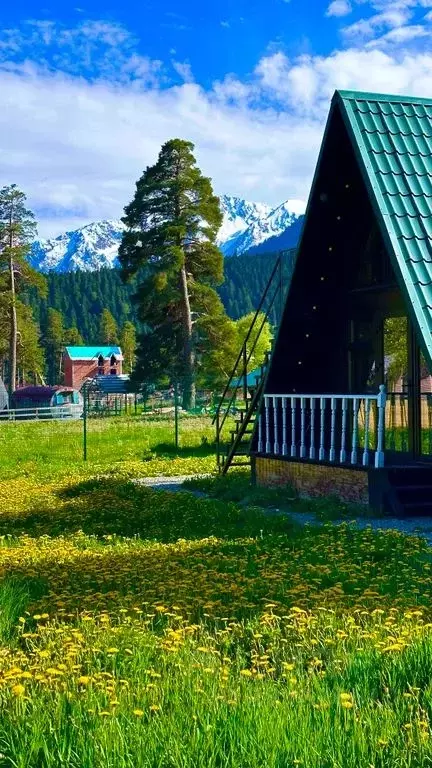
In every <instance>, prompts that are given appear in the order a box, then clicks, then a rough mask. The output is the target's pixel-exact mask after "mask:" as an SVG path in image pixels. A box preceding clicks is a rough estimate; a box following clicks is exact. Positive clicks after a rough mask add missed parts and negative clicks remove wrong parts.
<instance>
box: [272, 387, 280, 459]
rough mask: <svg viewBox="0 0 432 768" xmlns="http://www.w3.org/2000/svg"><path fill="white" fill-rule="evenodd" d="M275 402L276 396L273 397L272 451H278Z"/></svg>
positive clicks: (276, 401) (276, 400)
mask: <svg viewBox="0 0 432 768" xmlns="http://www.w3.org/2000/svg"><path fill="white" fill-rule="evenodd" d="M277 403H278V398H277V397H274V398H273V428H274V435H273V453H279V442H278V411H277Z"/></svg>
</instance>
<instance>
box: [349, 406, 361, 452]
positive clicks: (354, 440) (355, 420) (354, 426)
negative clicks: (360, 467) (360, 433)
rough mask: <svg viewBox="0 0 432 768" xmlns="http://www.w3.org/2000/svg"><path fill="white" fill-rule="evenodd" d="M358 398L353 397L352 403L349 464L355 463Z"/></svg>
mask: <svg viewBox="0 0 432 768" xmlns="http://www.w3.org/2000/svg"><path fill="white" fill-rule="evenodd" d="M358 402H359V401H358V398H357V397H355V398H354V400H353V401H352V403H353V432H352V450H351V464H357V429H358V424H357V410H358Z"/></svg>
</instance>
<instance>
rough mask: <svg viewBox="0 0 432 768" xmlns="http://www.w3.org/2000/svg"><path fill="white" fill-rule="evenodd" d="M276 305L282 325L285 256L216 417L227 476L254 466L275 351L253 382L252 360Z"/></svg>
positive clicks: (274, 272) (268, 354)
mask: <svg viewBox="0 0 432 768" xmlns="http://www.w3.org/2000/svg"><path fill="white" fill-rule="evenodd" d="M277 302H278V304H277ZM274 306H276V307H277V306H278V308H279V312H278V315H279V317H278V322H280V318H281V314H282V306H283V290H282V254H279V256H278V258H277V260H276V262H275V264H274V267H273V269H272V272H271V274H270V277H269V280H268V282H267V285H266V287H265V289H264V293H263V295H262V297H261V300H260V303H259V305H258V308H257V310H256V312H255V315H254V317H253V320H252V322H251V325H250V327H249V330H248V332H247V334H246V338H245V340H244V342H243V344H242V347H241V349H240V351H239V354H238V356H237V360H236V363H235V365H234V368H233V370H232V372H231V375H230V377H229V380H228V382H227V384H226V386H225V390H224V392H223V394H222V397H221V399H220V401H219V404H218V407H217V409H216V413H215V416H214V418H213V424H214V425H215V426H216V453H217V464H218V469H219V472H220V473H221V474H223V475H225V474H226V473H227V472H228V470H229V468H230V467H233V466H234V467H238V466H248V465H250V451H251V445H252V440H253V435H254V429H255V417H256V413H257V411H258V408H259V405H260V402H261V397H262V395H263V392H264V382H265V378H266V373H267V370H268V365H269V362H270V357H271V350H269V351H268V352H266V355H265V359H264V361H263V363H262V365H261V366H260V368H259V371H258V373H257V375H255V376H254V378H255V381H253V382H251V380H250V378H251V374H253V372H252V371H251V361H252V360H253V355H254V351H255V347H256V344H257V342H258V339H259V338H260V335H261V333H262V330H263V328H264V326H265V324H266V321H267V320H268V317H269V314H270V312H271V311H272V308H273V307H274ZM239 395H242V403H241V405H240V406H237V401H238V399H239ZM232 416H234V429H229V430H228V427H229V426H230V421H231V417H232ZM227 433H229V435H230V437H228V434H227Z"/></svg>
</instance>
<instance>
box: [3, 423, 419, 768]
mask: <svg viewBox="0 0 432 768" xmlns="http://www.w3.org/2000/svg"><path fill="white" fill-rule="evenodd" d="M101 421H102V420H101ZM7 426H8V431H3V430H2V431H1V433H0V439H1V440H3V444H2V445H1V450H0V471H1V479H0V500H1V503H0V768H62V767H64V768H156V767H157V768H264V766H265V768H295V767H297V766H300V768H371V766H374V768H420V767H422V768H423V766H432V727H431V723H432V685H431V679H432V609H431V606H432V560H431V550H430V549H429V548H428V547H427V545H426V544H425V542H424V541H423V540H421V539H418V538H415V537H406V536H403V535H402V534H399V533H397V532H395V531H389V532H385V533H383V532H381V533H380V532H374V531H372V530H371V529H366V530H362V531H360V530H356V529H355V528H353V527H351V526H350V525H349V524H346V523H344V524H343V525H340V526H335V525H333V524H332V523H328V522H327V523H325V525H323V526H322V527H319V528H318V527H316V526H300V525H298V524H296V523H295V522H294V521H293V520H292V519H291V518H290V515H289V509H296V510H297V509H300V508H303V509H305V510H307V511H311V510H312V511H314V510H318V511H317V514H318V515H321V517H322V519H326V518H327V517H329V516H331V515H332V514H336V513H337V514H338V515H339V514H340V513H341V511H342V512H343V509H342V510H341V508H340V507H337V506H336V507H335V502H334V501H333V500H323V501H321V502H304V501H300V500H298V499H295V494H293V491H292V489H289V488H288V489H286V488H285V489H262V488H254V487H253V486H252V484H251V482H250V479H249V477H248V474H247V473H244V472H235V473H233V474H232V475H229V476H228V477H226V478H220V477H210V478H202V479H194V480H193V481H192V480H191V481H189V482H188V484H187V486H186V490H185V491H182V492H180V493H175V494H172V493H169V492H166V491H156V490H153V489H150V488H147V487H144V486H142V485H139V484H137V483H136V482H132V481H131V478H137V477H140V476H145V475H176V474H192V473H193V472H206V471H210V467H211V468H212V469H213V468H214V446H213V445H212V442H211V441H212V434H213V433H212V428H211V425H210V421H209V420H208V419H199V418H198V419H188V420H186V419H184V421H182V423H181V449H180V450H179V451H176V450H175V448H174V447H173V429H172V422H171V423H170V422H168V421H167V420H164V419H156V420H146V421H143V422H142V423H139V422H134V423H133V424H129V423H126V422H125V420H123V419H118V420H116V421H114V420H113V421H110V420H108V419H105V420H104V421H103V425H102V424H101V423H100V422H97V421H95V422H94V424H90V425H89V428H90V430H93V433H92V437H93V441H94V442H93V451H94V453H95V454H96V457H95V458H94V460H89V462H88V464H87V466H85V465H84V464H83V462H82V460H81V458H80V455H79V451H78V450H77V452H76V454H73V451H72V450H71V448H72V446H73V445H75V446H77V440H78V441H79V438H80V436H79V430H77V427H79V425H77V424H72V423H69V424H66V425H58V424H57V425H54V424H53V423H51V424H47V423H46V422H44V423H41V424H35V423H31V424H30V423H29V424H20V425H7ZM62 429H63V432H62ZM14 430H15V431H14ZM128 430H130V431H128ZM6 438H7V441H6ZM51 448H55V451H52V450H51ZM96 449H97V450H96ZM128 450H129V451H130V454H128ZM125 456H126V458H125ZM74 457H75V458H74ZM187 488H189V489H190V490H194V489H199V490H202V491H204V492H205V493H206V494H208V498H197V497H196V496H195V495H193V494H192V493H191V492H188V490H187ZM320 504H321V511H319V505H320ZM302 505H303V506H302ZM275 510H283V511H284V512H285V513H286V514H283V515H277V514H273V512H275ZM346 516H347V517H348V516H352V508H351V507H350V508H349V510H347V512H346Z"/></svg>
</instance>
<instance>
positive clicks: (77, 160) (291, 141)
mask: <svg viewBox="0 0 432 768" xmlns="http://www.w3.org/2000/svg"><path fill="white" fill-rule="evenodd" d="M408 26H409V25H408ZM412 26H413V25H412ZM394 29H397V28H394ZM401 29H403V27H401V28H400V29H399V33H400V30H401ZM96 32H97V34H98V35H102V36H105V38H106V39H110V41H111V42H113V40H115V39H116V38H115V36H116V34H117V32H116V31H115V30H112V29H111V30H108V29H106V28H104V27H101V26H100V27H97V28H96V27H94V26H93V33H95V34H96ZM387 32H391V30H387ZM45 33H46V30H45ZM118 34H119V35H120V37H121V34H122V33H121V31H120V32H118ZM384 34H386V32H385V33H384ZM402 34H403V33H402ZM12 37H13V36H11V35H9V36H8V40H9V45H10V41H11V39H12ZM38 40H40V30H39V31H38ZM123 40H126V47H127V53H126V54H125V51H124V48H122V44H121V42H118V44H117V47H118V49H119V51H118V56H119V65H118V66H117V68H116V71H115V77H111V76H110V74H106V72H107V71H108V72H111V70H106V69H105V66H106V65H105V60H103V62H102V64H103V73H101V72H100V71H98V70H96V75H97V76H95V77H93V78H91V79H85V78H83V77H82V76H79V75H78V74H77V75H75V74H74V73H73V72H71V71H70V70H69V65H70V62H69V58H70V51H69V50H68V48H67V45H66V43H65V44H64V47H65V51H64V54H65V57H66V61H67V62H68V63H67V66H66V71H65V72H60V71H57V72H53V69H52V66H51V65H50V66H48V64H47V63H46V62H45V63H42V64H38V65H35V64H34V63H32V62H31V61H29V60H28V59H27V60H26V61H24V62H17V61H16V60H15V61H13V60H12V58H10V59H9V60H8V61H3V64H0V90H1V93H2V109H1V110H0V146H1V147H3V148H5V147H6V148H7V151H3V153H2V154H1V155H0V176H1V178H2V180H3V181H2V183H4V184H7V183H12V182H15V183H17V184H19V185H20V186H21V187H22V188H23V189H24V191H25V192H26V193H27V195H28V201H29V205H30V206H31V207H32V208H33V209H34V210H35V212H36V214H37V216H38V218H39V221H40V227H39V229H40V233H41V234H42V235H45V236H46V235H54V234H58V233H59V232H61V231H63V230H64V229H65V228H69V229H71V228H74V227H76V226H80V225H82V224H85V223H88V222H89V221H94V220H98V219H101V218H117V217H119V216H121V215H122V211H123V207H124V205H126V204H127V203H128V202H129V200H130V199H131V197H132V195H133V193H134V189H135V181H136V180H137V178H138V177H139V176H140V175H141V173H142V171H143V169H144V168H145V167H146V166H147V165H149V164H152V163H154V162H155V160H156V157H157V154H158V151H159V149H160V146H161V144H162V143H163V142H164V141H166V140H167V139H169V138H173V137H177V136H178V137H181V138H186V139H190V140H192V141H193V142H194V143H195V145H196V156H197V160H198V163H199V165H200V167H201V168H202V169H203V172H204V173H206V174H207V175H209V176H210V177H212V179H213V182H214V186H215V190H216V192H217V193H219V194H222V193H231V194H238V195H240V196H243V197H245V198H249V199H252V200H258V201H262V202H267V203H270V204H274V205H276V204H278V203H280V202H281V201H282V200H286V199H288V198H291V199H295V200H306V199H307V196H308V192H309V185H310V182H311V178H312V174H313V170H314V167H315V163H316V159H317V155H318V150H319V146H320V143H321V139H322V132H323V127H324V124H325V120H326V116H327V113H328V108H329V102H330V99H331V96H332V94H333V92H334V90H335V88H342V89H349V90H355V89H358V90H367V91H376V92H384V93H385V92H387V93H408V94H417V95H419V96H422V95H423V96H432V54H430V53H424V54H420V53H417V54H415V53H410V54H407V53H404V54H403V53H399V54H396V53H395V52H394V49H393V48H392V53H391V54H390V53H386V52H384V51H383V50H377V49H371V50H366V49H359V48H349V49H347V50H343V51H335V52H334V53H332V54H331V55H329V56H313V55H308V56H305V55H304V56H300V57H296V58H291V59H290V58H288V57H287V56H286V55H285V54H283V53H282V52H280V51H277V52H275V53H273V54H271V55H267V56H265V57H263V58H262V59H261V60H260V61H259V62H258V64H257V66H256V68H255V71H254V72H253V73H252V75H251V76H250V78H243V79H239V78H238V77H235V75H229V76H227V77H225V79H223V80H222V81H220V82H217V83H215V84H214V86H213V87H212V88H211V89H210V90H208V91H205V90H204V89H203V88H201V87H200V86H199V85H198V84H197V83H194V82H183V83H182V84H180V85H178V84H174V83H173V82H170V81H169V80H167V79H164V78H166V77H167V74H166V70H165V69H164V67H163V66H162V65H161V63H160V62H154V61H152V60H150V59H146V58H145V57H142V56H140V55H139V54H138V53H137V52H136V51H135V50H134V49H133V47H129V39H128V38H123ZM73 45H74V43H73ZM74 50H76V49H75V48H74ZM83 54H84V55H85V51H84V52H83ZM1 55H2V53H1V52H0V56H1ZM9 55H10V57H12V55H13V48H11V47H9ZM26 56H27V49H26ZM3 57H4V52H3ZM42 62H43V57H42ZM78 63H79V62H76V64H77V66H78ZM128 68H129V70H130V72H128V71H127V69H128ZM179 68H180V70H179ZM177 71H180V72H182V73H183V79H185V76H187V74H188V72H189V70H188V69H187V67H186V68H185V65H184V63H180V64H179V63H177ZM130 73H132V78H131V76H130Z"/></svg>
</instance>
